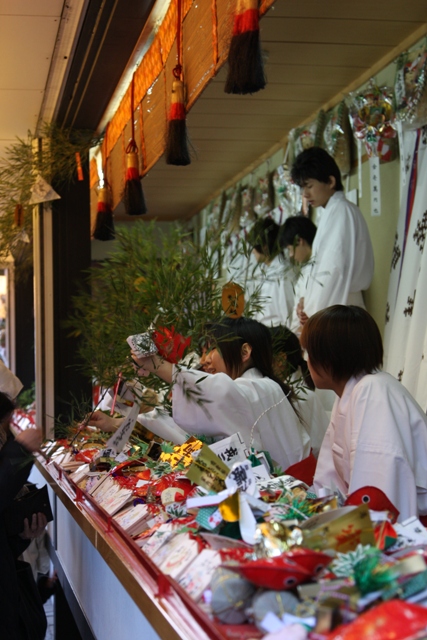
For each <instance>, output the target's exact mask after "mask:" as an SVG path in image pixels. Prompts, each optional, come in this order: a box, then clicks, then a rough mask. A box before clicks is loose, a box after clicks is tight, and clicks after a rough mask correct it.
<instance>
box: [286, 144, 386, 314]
mask: <svg viewBox="0 0 427 640" xmlns="http://www.w3.org/2000/svg"><path fill="white" fill-rule="evenodd" d="M292 179H293V180H294V182H295V183H296V184H298V185H299V186H300V187H301V188H302V193H303V196H304V197H305V198H306V199H307V201H308V202H309V204H310V205H311V206H312V207H321V208H322V210H321V212H320V222H319V224H318V228H317V233H316V236H315V238H314V241H313V247H312V257H311V269H310V271H309V273H308V274H307V286H306V289H305V291H304V292H302V293H303V295H300V299H299V300H296V301H295V306H296V309H297V312H298V315H299V318H300V322H301V324H302V325H303V324H304V322H306V320H307V318H308V317H310V316H311V315H313V313H316V311H319V310H320V309H324V308H326V307H329V306H331V305H333V304H353V305H357V306H360V307H364V302H363V296H362V291H365V290H366V289H368V287H369V285H370V284H371V280H372V276H373V273H374V254H373V249H372V244H371V239H370V237H369V231H368V227H367V225H366V222H365V220H364V218H363V215H362V213H361V211H360V209H359V208H358V207H357V206H356V205H354V204H353V203H351V202H349V201H348V200H347V199H346V197H345V195H344V191H343V185H342V182H341V174H340V171H339V168H338V166H337V164H336V162H335V160H334V159H333V158H332V157H331V156H330V155H329V154H328V153H327V152H326V151H325V150H324V149H321V148H320V147H312V148H310V149H306V150H305V151H303V152H302V153H300V154H299V155H298V156H297V158H296V160H295V163H294V165H293V167H292Z"/></svg>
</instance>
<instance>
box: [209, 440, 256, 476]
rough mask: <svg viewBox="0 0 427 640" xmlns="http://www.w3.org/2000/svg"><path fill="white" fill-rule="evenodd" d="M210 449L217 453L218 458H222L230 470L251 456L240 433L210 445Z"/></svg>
mask: <svg viewBox="0 0 427 640" xmlns="http://www.w3.org/2000/svg"><path fill="white" fill-rule="evenodd" d="M209 449H211V450H212V451H213V452H214V453H216V455H217V456H218V458H221V460H222V461H223V462H225V464H226V465H227V466H229V467H230V469H231V467H232V466H233V464H234V463H235V462H243V460H246V458H247V457H248V455H249V451H248V450H247V448H246V445H245V443H244V441H243V438H242V436H241V435H240V433H239V432H237V433H233V435H232V436H230V437H228V438H224V439H223V440H218V442H214V443H213V444H210V445H209Z"/></svg>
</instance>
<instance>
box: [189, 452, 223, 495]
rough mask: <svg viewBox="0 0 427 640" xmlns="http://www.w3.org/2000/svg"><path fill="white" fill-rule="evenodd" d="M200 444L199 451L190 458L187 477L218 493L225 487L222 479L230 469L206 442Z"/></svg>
mask: <svg viewBox="0 0 427 640" xmlns="http://www.w3.org/2000/svg"><path fill="white" fill-rule="evenodd" d="M187 442H188V440H187ZM201 445H202V446H201V447H199V448H200V453H199V454H198V455H197V457H195V458H192V460H191V461H192V465H191V466H190V468H189V469H188V471H187V478H188V479H189V480H191V482H194V483H195V484H198V485H199V486H200V487H203V488H204V489H206V490H207V491H215V493H219V492H220V491H222V490H223V489H225V482H224V481H225V478H226V477H227V476H228V474H229V473H230V469H229V468H228V466H227V465H226V464H225V462H223V461H222V460H221V458H219V457H218V456H217V455H216V453H214V452H213V451H212V450H211V449H209V447H208V446H207V445H206V444H202V443H201ZM183 446H184V445H183Z"/></svg>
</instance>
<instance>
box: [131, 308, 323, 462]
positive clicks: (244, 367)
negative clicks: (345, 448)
mask: <svg viewBox="0 0 427 640" xmlns="http://www.w3.org/2000/svg"><path fill="white" fill-rule="evenodd" d="M208 335H209V337H210V338H209V339H210V344H208V345H207V346H208V347H209V349H208V352H207V355H206V357H205V359H204V372H203V373H202V372H200V371H196V370H194V369H187V368H184V367H182V366H179V365H172V364H171V363H169V362H166V361H164V360H161V359H160V358H159V357H158V356H154V357H148V358H143V359H141V358H137V357H136V354H133V355H134V358H135V360H137V361H138V362H139V364H140V365H141V369H140V370H139V371H138V374H139V375H146V374H147V373H155V374H156V375H158V376H159V377H161V378H162V379H163V380H166V381H167V382H173V384H174V386H173V389H172V412H173V419H174V421H175V422H176V423H177V424H178V425H179V426H180V427H181V428H182V429H184V430H185V431H186V432H189V433H193V434H205V435H208V436H213V437H215V438H218V437H227V436H230V435H232V434H234V433H236V432H237V431H239V432H240V433H241V435H242V437H243V439H244V441H245V443H246V446H247V447H248V448H249V447H251V446H253V447H254V448H255V449H257V450H267V451H268V452H269V453H270V454H271V456H272V458H273V460H274V461H275V462H277V463H278V464H279V465H280V466H281V467H282V468H283V469H287V468H288V467H289V466H290V465H292V464H294V463H295V462H299V461H300V460H302V459H303V458H305V457H307V456H308V454H309V452H310V439H309V436H308V434H307V433H306V431H305V430H304V428H303V427H302V425H301V424H300V422H299V419H298V416H297V414H296V412H295V410H294V409H293V407H292V404H291V402H290V401H289V400H288V397H287V396H289V397H291V396H292V391H291V390H290V389H289V388H288V387H287V386H286V385H284V383H282V382H281V381H280V380H279V379H278V378H276V377H275V375H274V373H273V370H272V348H271V338H270V335H269V332H268V329H267V328H266V327H264V325H262V324H261V323H259V322H257V321H255V320H252V319H249V318H237V319H231V318H224V319H223V320H221V322H219V323H216V324H213V325H211V326H210V327H209V328H208ZM220 350H221V351H220Z"/></svg>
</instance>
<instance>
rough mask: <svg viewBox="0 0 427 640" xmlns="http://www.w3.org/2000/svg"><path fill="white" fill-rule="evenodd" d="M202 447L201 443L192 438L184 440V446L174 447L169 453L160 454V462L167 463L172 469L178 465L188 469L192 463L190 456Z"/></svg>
mask: <svg viewBox="0 0 427 640" xmlns="http://www.w3.org/2000/svg"><path fill="white" fill-rule="evenodd" d="M202 447H203V442H201V441H200V440H197V438H194V437H193V436H192V437H191V438H189V439H188V440H186V441H185V442H184V444H180V445H176V446H175V447H174V448H173V451H172V452H171V453H165V452H162V453H161V454H160V460H161V461H162V462H169V464H170V466H171V467H172V469H174V468H175V467H177V466H178V465H179V464H180V463H181V464H183V465H184V467H189V466H190V465H191V464H192V463H193V461H194V460H193V456H192V454H193V453H194V451H198V450H199V449H201V448H202Z"/></svg>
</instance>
